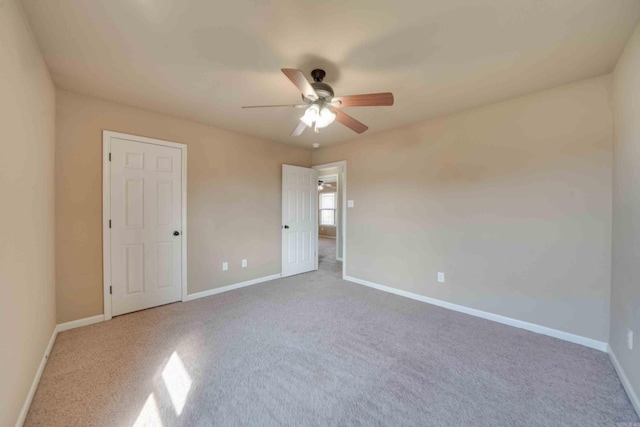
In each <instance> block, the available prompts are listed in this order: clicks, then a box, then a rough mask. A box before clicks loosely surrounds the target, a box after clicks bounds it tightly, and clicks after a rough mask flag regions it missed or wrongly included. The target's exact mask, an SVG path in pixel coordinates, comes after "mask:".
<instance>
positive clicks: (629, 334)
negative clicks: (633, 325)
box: [627, 329, 633, 350]
mask: <svg viewBox="0 0 640 427" xmlns="http://www.w3.org/2000/svg"><path fill="white" fill-rule="evenodd" d="M627 347H629V350H633V331H632V330H631V329H627Z"/></svg>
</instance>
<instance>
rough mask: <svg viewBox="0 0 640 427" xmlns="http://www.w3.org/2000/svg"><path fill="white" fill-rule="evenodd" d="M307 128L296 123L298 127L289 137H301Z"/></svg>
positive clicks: (302, 124)
mask: <svg viewBox="0 0 640 427" xmlns="http://www.w3.org/2000/svg"><path fill="white" fill-rule="evenodd" d="M306 128H307V125H305V124H304V123H302V122H300V123H298V126H296V128H295V129H294V130H293V132H291V136H300V135H302V132H304V130H305V129H306Z"/></svg>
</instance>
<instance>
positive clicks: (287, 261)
mask: <svg viewBox="0 0 640 427" xmlns="http://www.w3.org/2000/svg"><path fill="white" fill-rule="evenodd" d="M317 178H318V172H317V171H316V170H315V169H309V168H302V167H298V166H289V165H282V227H283V228H282V275H283V276H291V275H293V274H300V273H306V272H308V271H312V270H316V269H317V268H318V266H317V262H316V261H317V254H316V245H317V242H316V236H317V225H318V220H317V215H318V197H317V191H318V179H317Z"/></svg>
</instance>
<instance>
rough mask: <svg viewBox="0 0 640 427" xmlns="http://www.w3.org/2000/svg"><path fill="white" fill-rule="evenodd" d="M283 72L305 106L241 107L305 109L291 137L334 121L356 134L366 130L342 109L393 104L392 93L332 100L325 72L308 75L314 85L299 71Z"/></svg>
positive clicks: (320, 71) (285, 69) (331, 91)
mask: <svg viewBox="0 0 640 427" xmlns="http://www.w3.org/2000/svg"><path fill="white" fill-rule="evenodd" d="M282 72H283V73H284V75H285V76H287V78H288V79H289V80H291V82H292V83H293V84H294V85H296V87H297V88H298V90H300V92H302V101H303V102H304V104H285V105H250V106H245V107H242V108H267V107H294V108H304V109H305V112H304V115H303V116H302V117H300V123H298V126H296V128H295V129H294V130H293V132H291V136H299V135H302V132H304V130H305V129H306V128H312V129H313V131H314V132H315V133H319V131H318V130H319V129H322V128H324V127H327V126H329V125H330V124H331V123H333V121H334V120H337V121H339V122H340V123H342V124H343V125H345V126H346V127H348V128H349V129H351V130H353V131H355V132H357V133H362V132H364V131H366V130H367V129H369V128H368V127H367V126H366V125H365V124H364V123H361V122H359V121H358V120H356V119H354V118H353V117H351V116H350V115H348V114H347V113H345V112H344V111H342V110H341V108H344V107H374V106H390V105H393V94H392V93H391V92H383V93H369V94H363V95H348V96H338V97H334V92H333V88H332V87H331V86H329V85H328V84H326V83H323V82H322V80H323V79H324V76H325V75H326V73H325V71H324V70H320V69H315V70H313V71H312V72H311V77H312V78H313V83H309V82H308V81H307V79H306V78H305V77H304V73H303V72H302V71H300V70H296V69H294V68H283V69H282Z"/></svg>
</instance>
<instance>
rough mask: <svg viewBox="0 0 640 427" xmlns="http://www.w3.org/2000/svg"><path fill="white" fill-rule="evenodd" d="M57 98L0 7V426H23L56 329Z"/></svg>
mask: <svg viewBox="0 0 640 427" xmlns="http://www.w3.org/2000/svg"><path fill="white" fill-rule="evenodd" d="M54 97H55V92H54V88H53V84H52V82H51V79H50V77H49V72H48V71H47V68H46V67H45V65H44V62H43V60H42V57H41V56H40V52H39V51H38V48H37V46H36V44H35V42H34V39H33V38H32V35H31V33H30V30H29V27H28V25H27V23H26V20H25V17H24V16H23V14H22V10H21V7H20V6H19V5H18V4H17V2H15V1H14V0H5V1H2V2H0V129H1V130H2V139H1V140H2V142H1V145H2V154H0V195H1V196H2V202H1V204H2V208H1V209H0V223H1V224H2V225H3V227H2V237H1V238H0V288H1V289H2V292H3V293H2V298H0V425H2V426H9V425H13V424H14V423H15V422H16V420H17V419H18V416H19V413H20V409H21V408H22V405H23V404H24V402H25V399H26V397H27V394H28V391H29V388H30V387H31V383H32V382H33V379H34V377H35V375H36V372H37V370H38V366H39V365H40V363H41V361H42V358H43V356H44V352H45V349H46V347H47V344H48V343H49V340H50V338H51V335H52V333H53V330H54V327H55V277H54V182H53V180H54V143H55V113H54V107H55V100H54Z"/></svg>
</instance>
